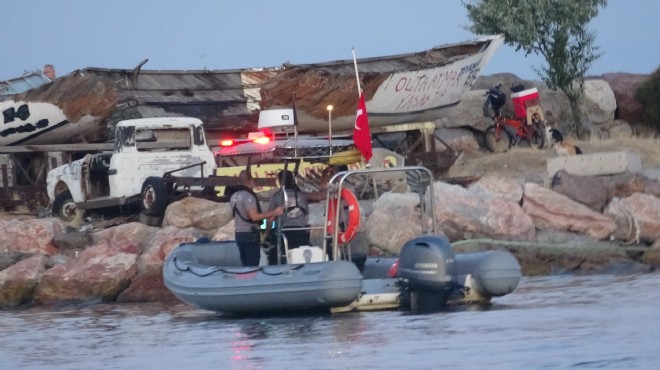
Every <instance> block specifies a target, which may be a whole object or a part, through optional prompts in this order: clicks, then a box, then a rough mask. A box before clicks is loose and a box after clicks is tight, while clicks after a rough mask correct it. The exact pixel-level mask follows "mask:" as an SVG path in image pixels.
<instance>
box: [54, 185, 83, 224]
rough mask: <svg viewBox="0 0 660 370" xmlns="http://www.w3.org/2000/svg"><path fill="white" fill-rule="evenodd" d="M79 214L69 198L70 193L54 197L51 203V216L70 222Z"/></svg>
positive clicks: (65, 192) (66, 192) (62, 193)
mask: <svg viewBox="0 0 660 370" xmlns="http://www.w3.org/2000/svg"><path fill="white" fill-rule="evenodd" d="M78 212H81V210H79V209H78V206H77V205H76V203H75V202H74V201H73V198H72V197H71V192H69V191H68V190H67V191H63V192H61V193H59V194H57V196H56V197H55V200H54V201H53V215H55V216H57V217H59V218H61V219H62V220H64V221H66V222H71V221H73V219H74V218H75V217H76V213H78Z"/></svg>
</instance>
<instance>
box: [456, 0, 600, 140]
mask: <svg viewBox="0 0 660 370" xmlns="http://www.w3.org/2000/svg"><path fill="white" fill-rule="evenodd" d="M462 3H463V6H465V8H466V9H467V11H468V18H469V19H470V21H471V22H472V25H471V26H470V27H469V29H470V31H472V32H474V33H476V34H478V35H489V34H503V35H504V42H505V43H506V44H508V45H512V46H515V47H516V50H521V49H522V50H523V51H524V52H525V55H529V54H532V53H533V54H537V55H541V56H543V57H544V58H545V61H546V63H547V66H542V67H541V69H540V70H539V69H536V73H537V74H538V75H539V77H540V78H541V80H543V82H545V83H546V84H547V85H548V87H549V88H551V89H553V90H557V89H559V90H561V91H562V92H563V93H564V94H565V95H566V97H567V98H568V101H569V102H570V106H571V129H572V131H573V132H574V133H575V134H576V135H577V136H578V137H582V114H581V113H580V100H581V98H582V94H583V92H584V76H585V74H586V72H587V70H588V69H589V67H590V66H591V64H592V63H593V62H594V61H595V60H596V59H598V57H599V56H600V55H599V54H598V53H597V52H598V47H597V46H595V45H594V40H595V36H594V33H593V32H590V31H588V30H587V24H588V23H589V21H590V20H591V19H592V18H593V17H595V16H596V15H598V9H599V6H602V7H605V6H607V0H463V1H462Z"/></svg>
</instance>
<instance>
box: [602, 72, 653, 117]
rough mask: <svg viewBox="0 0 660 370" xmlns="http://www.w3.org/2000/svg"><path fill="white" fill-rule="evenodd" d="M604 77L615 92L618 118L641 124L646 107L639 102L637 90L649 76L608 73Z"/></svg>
mask: <svg viewBox="0 0 660 370" xmlns="http://www.w3.org/2000/svg"><path fill="white" fill-rule="evenodd" d="M602 77H603V79H604V80H605V81H607V83H608V84H609V85H610V88H611V89H612V91H613V92H614V96H615V98H616V104H617V116H618V118H621V119H623V120H626V121H628V122H631V123H638V122H641V121H642V119H643V115H644V106H643V105H642V103H641V102H640V101H639V100H637V90H638V89H639V87H640V86H641V85H642V83H644V81H646V80H647V79H648V78H649V75H641V74H631V73H606V74H604V75H603V76H602Z"/></svg>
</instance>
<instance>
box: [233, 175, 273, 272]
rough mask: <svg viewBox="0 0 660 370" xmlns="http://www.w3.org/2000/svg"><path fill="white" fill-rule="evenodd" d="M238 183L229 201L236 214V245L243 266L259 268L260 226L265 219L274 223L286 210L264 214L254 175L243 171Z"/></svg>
mask: <svg viewBox="0 0 660 370" xmlns="http://www.w3.org/2000/svg"><path fill="white" fill-rule="evenodd" d="M238 181H239V183H240V185H238V186H237V187H236V191H235V192H234V194H232V196H231V198H230V199H229V204H230V205H231V207H232V211H233V214H234V227H235V229H236V232H235V234H234V235H235V239H236V244H237V245H238V250H239V252H240V255H241V263H242V264H243V266H259V259H260V257H261V253H260V250H259V248H260V244H261V240H260V233H259V224H261V222H262V221H263V220H264V219H268V221H269V222H270V221H272V219H273V218H275V217H277V216H279V215H281V214H282V213H283V212H284V208H282V207H277V208H275V209H272V210H270V211H268V212H265V213H263V212H262V211H261V205H260V204H259V200H258V199H257V195H256V194H255V193H254V191H253V190H252V189H253V188H254V180H253V179H252V175H251V174H250V173H249V172H247V171H245V170H243V171H241V173H240V174H239V175H238Z"/></svg>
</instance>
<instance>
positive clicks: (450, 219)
mask: <svg viewBox="0 0 660 370" xmlns="http://www.w3.org/2000/svg"><path fill="white" fill-rule="evenodd" d="M433 186H434V196H435V207H434V212H435V216H436V219H437V222H438V226H439V227H440V229H441V230H442V231H443V232H444V233H445V234H446V235H447V237H448V238H449V239H450V240H452V241H455V240H461V239H471V238H480V237H490V238H495V239H503V240H519V241H532V240H534V239H535V236H536V231H535V228H534V222H533V221H532V219H531V218H530V217H529V216H528V215H527V214H525V212H523V210H522V209H521V208H520V206H519V205H518V204H517V203H516V202H512V201H510V200H507V199H505V198H503V197H479V196H476V195H474V194H473V193H471V192H469V191H468V190H467V189H464V188H463V187H461V186H458V185H450V184H447V183H444V182H436V183H434V184H433Z"/></svg>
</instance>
